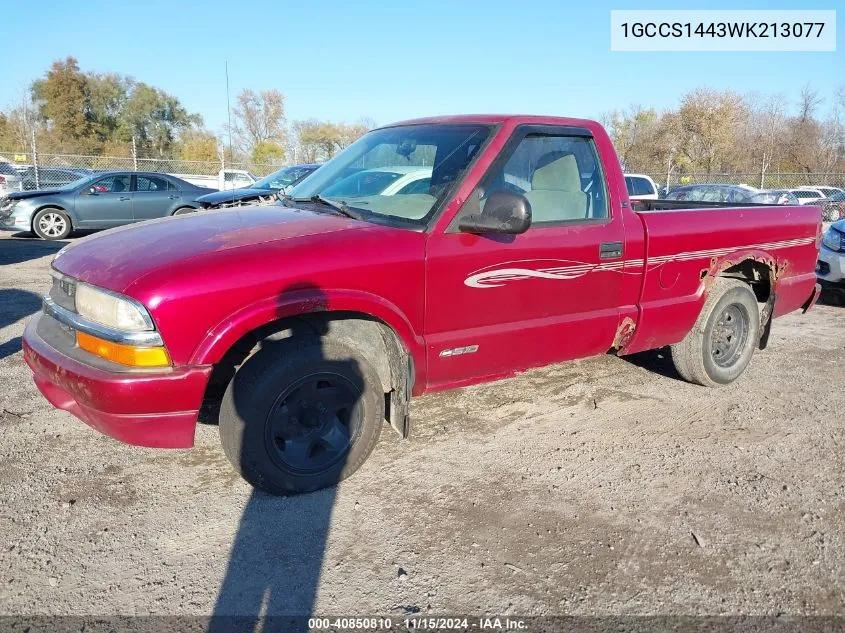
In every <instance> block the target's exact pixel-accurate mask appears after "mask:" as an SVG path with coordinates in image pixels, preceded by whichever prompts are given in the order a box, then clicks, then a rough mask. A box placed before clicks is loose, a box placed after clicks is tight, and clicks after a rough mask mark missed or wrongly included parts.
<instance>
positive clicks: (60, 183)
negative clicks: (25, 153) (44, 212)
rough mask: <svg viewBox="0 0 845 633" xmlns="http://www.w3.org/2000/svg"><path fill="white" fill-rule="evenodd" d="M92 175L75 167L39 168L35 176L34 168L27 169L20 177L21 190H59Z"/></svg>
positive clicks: (88, 170)
mask: <svg viewBox="0 0 845 633" xmlns="http://www.w3.org/2000/svg"><path fill="white" fill-rule="evenodd" d="M92 173H94V172H93V171H92V170H90V169H81V168H77V167H39V168H38V174H37V175H36V173H35V167H28V168H27V169H26V171H25V172H24V173H23V175H22V176H21V181H22V182H23V187H22V188H23V190H24V191H34V190H39V191H40V190H42V189H61V188H62V187H65V186H67V185H69V184H71V183H72V182H76V181H77V180H79V179H80V178H83V177H85V176H88V175H90V174H92Z"/></svg>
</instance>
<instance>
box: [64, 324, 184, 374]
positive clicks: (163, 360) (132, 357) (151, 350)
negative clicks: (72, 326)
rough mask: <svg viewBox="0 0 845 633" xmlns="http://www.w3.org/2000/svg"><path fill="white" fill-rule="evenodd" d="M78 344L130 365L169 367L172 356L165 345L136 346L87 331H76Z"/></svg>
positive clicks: (80, 346) (85, 348)
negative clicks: (106, 339) (115, 341)
mask: <svg viewBox="0 0 845 633" xmlns="http://www.w3.org/2000/svg"><path fill="white" fill-rule="evenodd" d="M76 344H77V345H78V346H79V348H80V349H84V350H85V351H86V352H90V353H91V354H94V355H95V356H99V357H100V358H105V359H106V360H110V361H112V362H113V363H119V364H121V365H128V366H129V367H168V366H169V365H170V356H169V355H168V353H167V350H166V349H164V348H163V347H134V346H132V345H123V344H121V343H112V342H111V341H104V340H103V339H101V338H97V337H96V336H91V335H90V334H86V333H85V332H77V333H76Z"/></svg>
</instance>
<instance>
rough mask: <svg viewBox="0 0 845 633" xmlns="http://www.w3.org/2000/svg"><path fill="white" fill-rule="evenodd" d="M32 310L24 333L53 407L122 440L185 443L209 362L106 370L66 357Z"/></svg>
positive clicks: (29, 360)
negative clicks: (48, 338)
mask: <svg viewBox="0 0 845 633" xmlns="http://www.w3.org/2000/svg"><path fill="white" fill-rule="evenodd" d="M43 319H49V317H47V316H46V315H44V314H43V313H39V314H37V315H36V316H35V317H33V318H32V320H31V321H30V322H29V324H28V325H27V327H26V331H25V332H24V335H23V353H24V360H25V361H26V364H27V365H29V368H30V369H31V370H32V373H33V379H34V380H35V385H36V386H37V387H38V389H39V390H40V391H41V393H42V394H43V395H44V397H45V398H47V400H48V401H49V402H50V403H51V404H52V405H53V406H54V407H56V408H58V409H62V410H64V411H67V412H69V413H71V414H73V415H75V416H76V417H77V418H79V419H80V420H82V421H83V422H85V423H86V424H87V425H88V426H90V427H92V428H94V429H96V430H97V431H100V432H101V433H103V434H105V435H108V436H110V437H113V438H115V439H117V440H120V441H121V442H125V443H127V444H134V445H136V446H151V447H156V448H189V447H191V446H193V444H194V431H195V429H196V422H197V415H198V414H199V409H200V407H201V405H202V399H203V396H204V394H205V388H206V385H207V384H208V378H209V376H210V374H211V369H212V368H211V366H200V367H182V368H173V369H169V370H167V371H157V372H150V371H109V370H107V369H103V368H100V367H94V366H92V365H89V364H86V363H84V362H82V361H80V360H78V359H76V358H71V357H69V356H68V355H66V354H63V353H62V352H61V351H59V350H58V349H56V348H55V347H53V346H52V345H50V343H48V342H47V341H46V340H44V338H43V336H42V335H41V334H40V333H39V324H40V323H41V321H42V320H43Z"/></svg>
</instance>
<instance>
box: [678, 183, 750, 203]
mask: <svg viewBox="0 0 845 633" xmlns="http://www.w3.org/2000/svg"><path fill="white" fill-rule="evenodd" d="M755 193H758V190H757V189H755V188H754V187H749V186H748V185H727V184H699V185H682V186H680V187H675V188H674V189H672V191H670V192H669V194H668V195H667V196H666V198H665V199H666V200H690V201H693V202H743V201H745V199H746V198H748V197H749V196H750V195H752V194H755Z"/></svg>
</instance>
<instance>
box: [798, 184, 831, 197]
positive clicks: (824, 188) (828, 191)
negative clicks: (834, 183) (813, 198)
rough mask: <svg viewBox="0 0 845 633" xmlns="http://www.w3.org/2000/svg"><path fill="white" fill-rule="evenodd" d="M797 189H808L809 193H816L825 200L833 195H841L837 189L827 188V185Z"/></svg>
mask: <svg viewBox="0 0 845 633" xmlns="http://www.w3.org/2000/svg"><path fill="white" fill-rule="evenodd" d="M798 188H799V189H809V190H811V191H818V192H819V193H821V194H822V196H823V197H825V198H830V196H832V195H833V194H835V193H842V189H840V188H839V187H828V186H827V185H819V186H815V187H798Z"/></svg>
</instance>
